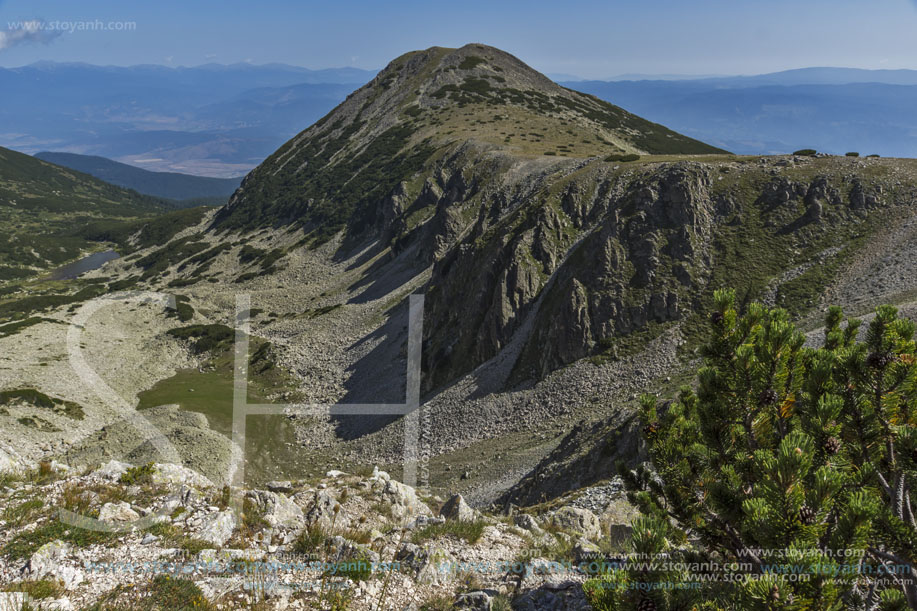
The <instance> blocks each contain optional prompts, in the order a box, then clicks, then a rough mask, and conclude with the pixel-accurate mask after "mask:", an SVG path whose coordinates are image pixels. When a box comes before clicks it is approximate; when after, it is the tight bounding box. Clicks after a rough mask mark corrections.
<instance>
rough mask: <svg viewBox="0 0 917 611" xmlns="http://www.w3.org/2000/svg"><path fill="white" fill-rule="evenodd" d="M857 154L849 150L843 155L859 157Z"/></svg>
mask: <svg viewBox="0 0 917 611" xmlns="http://www.w3.org/2000/svg"><path fill="white" fill-rule="evenodd" d="M859 156H860V154H859V153H857V152H855V151H850V152H849V153H847V154H846V155H845V157H859Z"/></svg>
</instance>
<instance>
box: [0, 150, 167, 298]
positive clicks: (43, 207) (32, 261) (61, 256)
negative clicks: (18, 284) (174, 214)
mask: <svg viewBox="0 0 917 611" xmlns="http://www.w3.org/2000/svg"><path fill="white" fill-rule="evenodd" d="M171 209H172V206H171V204H170V203H169V202H167V201H164V200H160V199H156V198H153V197H149V196H146V195H141V194H139V193H137V192H135V191H130V190H127V189H123V188H121V187H116V186H114V185H110V184H108V183H105V182H103V181H101V180H98V179H96V178H93V177H92V176H89V175H86V174H81V173H79V172H75V171H73V170H69V169H66V168H62V167H60V166H56V165H53V164H50V163H45V162H43V161H40V160H38V159H35V158H34V157H30V156H29V155H23V154H21V153H17V152H15V151H11V150H8V149H4V148H0V283H4V282H8V281H11V280H17V279H25V278H29V277H32V276H35V275H36V274H40V273H42V272H44V271H46V270H48V269H51V268H54V267H57V266H59V265H61V264H63V263H66V262H68V261H71V260H73V259H75V258H77V257H79V256H80V254H81V253H84V252H85V251H87V250H95V249H98V248H99V247H100V246H99V245H98V244H96V243H94V242H92V241H91V240H89V239H87V238H86V237H85V235H84V229H85V228H86V227H88V226H90V225H92V224H97V223H99V222H109V223H112V222H134V221H138V220H142V219H149V218H152V217H154V216H155V215H157V214H161V213H164V212H167V211H169V210H171Z"/></svg>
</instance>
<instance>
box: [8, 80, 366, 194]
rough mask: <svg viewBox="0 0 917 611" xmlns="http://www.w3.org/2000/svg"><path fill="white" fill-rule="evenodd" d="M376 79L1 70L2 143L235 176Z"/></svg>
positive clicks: (150, 166) (30, 149) (161, 168)
mask: <svg viewBox="0 0 917 611" xmlns="http://www.w3.org/2000/svg"><path fill="white" fill-rule="evenodd" d="M374 74H375V73H374V72H372V71H365V70H358V69H355V68H341V69H332V70H307V69H305V68H298V67H295V66H286V65H282V64H270V65H264V66H252V65H248V64H235V65H231V66H221V65H217V64H210V65H205V66H199V67H195V68H168V67H164V66H132V67H126V68H125V67H114V66H92V65H88V64H58V63H52V62H42V63H38V64H33V65H30V66H25V67H21V68H13V69H0V91H3V98H4V100H3V104H2V106H0V145H2V146H8V147H11V148H14V149H16V150H20V151H23V152H26V153H30V154H34V153H37V152H39V151H48V150H54V151H65V152H71V153H79V154H87V155H101V156H103V157H107V158H110V159H114V160H117V161H120V162H124V163H129V164H132V165H139V166H142V167H144V168H147V169H150V170H158V171H173V172H182V173H188V174H197V175H204V176H216V177H221V178H228V177H232V176H239V175H240V174H244V173H245V172H247V171H248V170H250V169H251V168H253V167H254V166H255V165H257V164H258V163H259V162H260V161H261V160H263V159H264V158H265V157H267V155H269V154H270V153H271V152H272V151H274V150H275V149H276V148H277V147H278V146H279V145H280V144H282V143H283V142H284V141H285V140H286V139H287V138H289V137H291V136H293V135H294V134H295V133H297V132H298V131H299V130H300V129H301V128H302V126H303V125H308V124H309V123H311V122H313V121H315V120H316V119H318V118H319V117H321V116H322V115H324V114H325V113H327V112H328V111H329V110H330V109H331V108H333V107H334V106H335V105H337V104H338V103H339V102H341V101H342V100H343V99H344V98H345V97H346V96H347V94H348V93H350V92H351V91H352V90H353V89H355V88H356V87H357V86H359V85H362V84H363V83H365V82H367V81H369V80H370V79H371V78H372V76H373V75H374ZM285 88H289V90H284V89H285Z"/></svg>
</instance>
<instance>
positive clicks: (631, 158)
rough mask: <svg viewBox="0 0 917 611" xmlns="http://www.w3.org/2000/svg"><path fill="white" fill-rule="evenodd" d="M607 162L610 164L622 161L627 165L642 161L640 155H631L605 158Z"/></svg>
mask: <svg viewBox="0 0 917 611" xmlns="http://www.w3.org/2000/svg"><path fill="white" fill-rule="evenodd" d="M605 161H606V162H608V163H612V162H616V161H620V162H622V163H627V162H629V161H640V155H634V154H632V153H631V154H629V155H609V156H608V157H606V158H605Z"/></svg>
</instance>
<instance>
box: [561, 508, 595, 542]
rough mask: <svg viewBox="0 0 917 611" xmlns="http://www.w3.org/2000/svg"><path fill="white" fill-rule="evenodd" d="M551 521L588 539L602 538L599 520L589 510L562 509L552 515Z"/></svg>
mask: <svg viewBox="0 0 917 611" xmlns="http://www.w3.org/2000/svg"><path fill="white" fill-rule="evenodd" d="M550 520H551V523H552V524H554V525H555V526H557V527H558V528H562V529H564V530H568V531H571V532H575V533H579V534H582V535H584V536H585V537H586V538H587V539H591V540H598V539H599V538H601V536H602V529H601V526H600V525H599V519H598V518H597V517H596V515H595V514H594V513H592V512H591V511H589V510H588V509H583V508H581V507H570V506H567V507H561V508H560V509H558V510H557V511H555V512H553V513H552V514H550Z"/></svg>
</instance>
